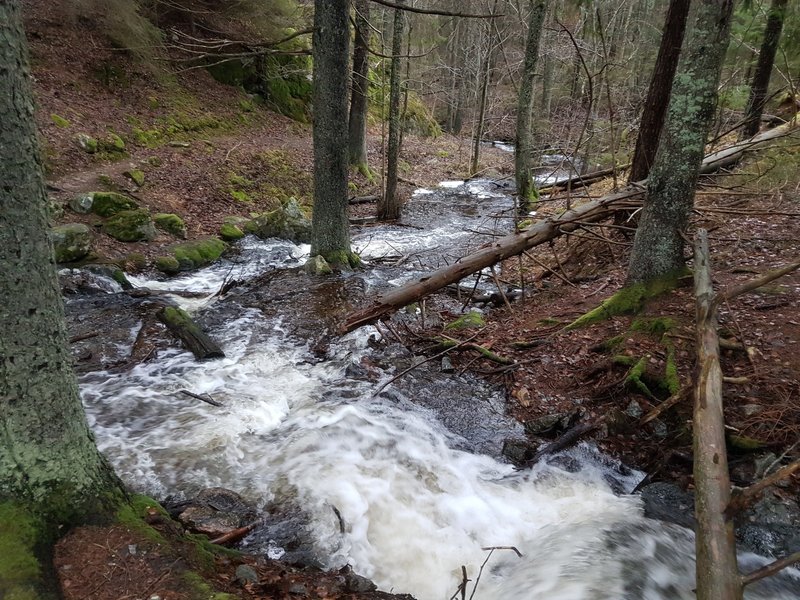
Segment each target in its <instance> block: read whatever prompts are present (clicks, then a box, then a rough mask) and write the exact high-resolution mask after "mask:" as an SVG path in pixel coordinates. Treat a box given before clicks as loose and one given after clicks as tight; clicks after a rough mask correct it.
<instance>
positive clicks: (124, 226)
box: [103, 208, 156, 242]
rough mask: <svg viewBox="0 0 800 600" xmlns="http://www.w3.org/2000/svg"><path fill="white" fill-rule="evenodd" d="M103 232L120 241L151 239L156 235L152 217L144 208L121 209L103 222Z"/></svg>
mask: <svg viewBox="0 0 800 600" xmlns="http://www.w3.org/2000/svg"><path fill="white" fill-rule="evenodd" d="M103 233H105V234H107V235H109V236H111V237H113V238H114V239H115V240H119V241H120V242H141V241H149V240H152V239H153V238H154V237H155V235H156V230H155V227H154V226H153V219H151V218H150V212H149V211H148V210H147V209H145V208H140V209H138V210H123V211H122V212H119V213H117V214H116V215H114V216H113V217H111V218H110V219H108V221H106V222H105V223H104V224H103Z"/></svg>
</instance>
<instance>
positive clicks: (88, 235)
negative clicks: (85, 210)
mask: <svg viewBox="0 0 800 600" xmlns="http://www.w3.org/2000/svg"><path fill="white" fill-rule="evenodd" d="M50 237H51V239H52V240H53V250H54V251H55V257H56V262H58V263H68V262H74V261H76V260H80V259H82V258H85V257H86V256H87V255H88V254H89V250H90V249H91V247H92V230H91V229H89V227H88V226H87V225H84V224H83V223H67V224H66V225H59V226H58V227H53V229H52V230H51V231H50Z"/></svg>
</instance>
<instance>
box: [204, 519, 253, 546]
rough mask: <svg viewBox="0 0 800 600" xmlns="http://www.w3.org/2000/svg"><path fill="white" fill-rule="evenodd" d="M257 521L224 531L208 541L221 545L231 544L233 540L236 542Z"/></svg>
mask: <svg viewBox="0 0 800 600" xmlns="http://www.w3.org/2000/svg"><path fill="white" fill-rule="evenodd" d="M258 523H259V521H256V522H255V523H250V525H245V526H244V527H239V528H238V529H234V530H233V531H229V532H228V533H225V534H223V535H221V536H219V537H218V538H214V539H213V540H211V541H210V543H211V544H218V545H222V544H233V543H235V542H238V541H239V540H240V539H242V538H243V537H244V536H246V535H247V534H248V533H250V532H251V531H253V529H255V528H256V527H258Z"/></svg>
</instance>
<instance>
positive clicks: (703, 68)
mask: <svg viewBox="0 0 800 600" xmlns="http://www.w3.org/2000/svg"><path fill="white" fill-rule="evenodd" d="M732 10H733V0H708V1H706V2H701V3H700V4H699V6H698V8H697V19H696V22H695V25H694V28H693V31H692V33H691V36H690V38H689V40H688V43H687V45H686V48H685V50H684V53H683V57H682V59H681V64H680V67H679V70H678V74H677V75H676V77H675V83H674V85H673V91H672V98H671V99H670V105H669V114H668V116H667V122H666V124H665V125H664V130H663V131H662V133H661V141H660V144H659V148H658V152H657V153H656V159H655V162H654V164H653V169H652V171H651V173H650V178H649V179H648V184H647V197H646V199H645V203H644V209H643V210H642V216H641V219H640V222H639V227H638V228H637V230H636V238H635V240H634V245H633V251H632V253H631V261H630V265H629V268H628V284H634V283H642V282H648V281H651V280H654V279H658V278H662V277H669V276H672V275H674V274H675V273H677V272H680V271H681V270H682V269H683V268H684V264H685V263H684V257H683V244H684V239H683V234H684V232H685V230H686V226H687V223H688V221H689V214H690V213H691V210H692V206H693V204H694V191H695V186H696V185H697V177H698V174H699V172H700V162H701V160H702V159H703V151H704V148H705V142H706V136H707V135H708V130H709V127H710V126H711V122H712V120H713V118H714V112H715V109H716V106H717V85H718V83H719V77H720V71H721V69H722V63H723V60H724V57H725V52H726V50H727V47H728V39H729V37H730V21H731V12H732Z"/></svg>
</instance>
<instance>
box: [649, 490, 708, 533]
mask: <svg viewBox="0 0 800 600" xmlns="http://www.w3.org/2000/svg"><path fill="white" fill-rule="evenodd" d="M641 498H642V502H643V503H644V514H645V516H646V517H649V518H651V519H657V520H659V521H667V522H669V523H675V524H676V525H681V526H683V527H692V528H693V527H694V525H695V520H694V495H693V494H690V493H689V492H686V491H684V490H682V489H681V488H679V487H678V486H677V485H674V484H672V483H665V482H661V481H659V482H657V483H651V484H649V485H646V486H644V487H643V488H642V490H641Z"/></svg>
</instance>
